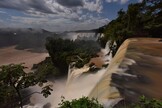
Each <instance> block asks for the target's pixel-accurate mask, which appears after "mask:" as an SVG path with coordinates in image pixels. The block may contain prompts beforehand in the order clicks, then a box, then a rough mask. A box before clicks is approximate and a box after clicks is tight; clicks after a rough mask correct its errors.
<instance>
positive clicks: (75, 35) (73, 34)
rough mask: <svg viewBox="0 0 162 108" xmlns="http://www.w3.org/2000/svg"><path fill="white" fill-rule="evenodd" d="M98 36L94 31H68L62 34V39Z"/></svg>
mask: <svg viewBox="0 0 162 108" xmlns="http://www.w3.org/2000/svg"><path fill="white" fill-rule="evenodd" d="M99 36H100V34H99V33H94V32H78V33H76V32H69V33H66V34H62V37H63V38H64V39H71V40H76V39H80V40H97V39H98V37H99Z"/></svg>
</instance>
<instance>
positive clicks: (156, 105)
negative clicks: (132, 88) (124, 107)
mask: <svg viewBox="0 0 162 108" xmlns="http://www.w3.org/2000/svg"><path fill="white" fill-rule="evenodd" d="M132 106H133V108H162V101H159V100H156V99H148V98H146V97H145V96H141V97H140V101H139V102H137V103H136V104H134V105H132Z"/></svg>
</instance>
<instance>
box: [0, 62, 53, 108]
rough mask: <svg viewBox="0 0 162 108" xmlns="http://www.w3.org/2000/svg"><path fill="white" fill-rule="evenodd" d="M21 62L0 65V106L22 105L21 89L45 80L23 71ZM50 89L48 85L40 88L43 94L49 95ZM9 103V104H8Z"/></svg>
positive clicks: (9, 107)
mask: <svg viewBox="0 0 162 108" xmlns="http://www.w3.org/2000/svg"><path fill="white" fill-rule="evenodd" d="M24 68H25V67H24V66H23V65H22V64H10V65H3V66H1V67H0V104H1V107H2V108H16V107H21V108H22V106H23V101H22V100H23V97H22V94H21V90H23V89H25V88H28V87H30V86H34V85H36V84H39V85H40V86H41V85H42V84H43V83H45V82H47V81H46V80H42V79H40V78H39V77H36V75H35V73H33V72H30V73H25V72H24ZM50 91H52V89H51V88H50V86H45V87H43V88H42V92H41V93H42V94H43V96H45V97H47V96H48V95H50ZM8 103H10V104H8Z"/></svg>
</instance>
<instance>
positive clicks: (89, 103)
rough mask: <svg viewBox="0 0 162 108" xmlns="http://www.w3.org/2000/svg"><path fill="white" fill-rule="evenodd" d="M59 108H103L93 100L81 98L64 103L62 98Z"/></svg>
mask: <svg viewBox="0 0 162 108" xmlns="http://www.w3.org/2000/svg"><path fill="white" fill-rule="evenodd" d="M59 108H103V106H102V105H101V104H99V102H98V101H97V99H94V98H92V99H88V97H82V98H79V99H73V100H72V101H65V98H64V97H62V100H61V103H60V104H59Z"/></svg>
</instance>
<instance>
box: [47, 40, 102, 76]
mask: <svg viewBox="0 0 162 108" xmlns="http://www.w3.org/2000/svg"><path fill="white" fill-rule="evenodd" d="M46 49H47V50H48V52H49V55H50V57H51V59H52V62H53V64H54V66H55V67H57V69H58V70H59V72H61V73H62V74H66V73H67V70H68V66H69V64H70V63H72V62H75V66H76V67H77V68H81V67H83V66H84V65H85V64H86V63H88V62H89V60H90V58H91V57H94V56H96V53H97V52H98V51H99V49H100V48H99V45H98V44H95V42H94V41H91V40H89V41H84V40H75V41H72V40H67V39H66V40H63V39H60V38H59V39H54V38H47V42H46Z"/></svg>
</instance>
